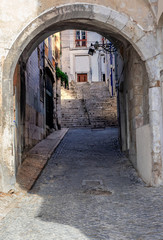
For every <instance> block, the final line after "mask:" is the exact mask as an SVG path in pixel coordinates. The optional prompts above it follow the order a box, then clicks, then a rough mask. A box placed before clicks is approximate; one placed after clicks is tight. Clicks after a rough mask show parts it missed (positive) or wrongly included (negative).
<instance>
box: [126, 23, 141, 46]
mask: <svg viewBox="0 0 163 240" xmlns="http://www.w3.org/2000/svg"><path fill="white" fill-rule="evenodd" d="M122 32H123V34H124V35H126V36H127V37H128V38H129V39H130V40H132V41H133V42H135V43H136V42H137V41H138V40H139V39H140V38H142V37H143V36H144V35H145V33H144V31H143V29H142V28H141V26H140V25H138V24H137V23H136V22H134V21H133V20H131V19H130V20H129V21H127V22H126V24H125V26H124V27H123V29H122Z"/></svg>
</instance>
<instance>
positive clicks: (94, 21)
mask: <svg viewBox="0 0 163 240" xmlns="http://www.w3.org/2000/svg"><path fill="white" fill-rule="evenodd" d="M68 28H71V29H72V28H80V29H85V30H87V29H88V30H92V31H96V32H98V33H100V34H102V35H103V36H106V37H108V38H109V37H111V38H112V40H113V41H114V39H118V41H121V42H123V44H124V46H125V47H127V46H129V45H130V44H131V46H132V47H133V48H134V49H135V50H136V52H137V54H138V55H139V58H140V59H141V61H142V62H143V61H144V63H145V66H146V67H145V66H144V67H143V68H145V69H146V72H147V76H148V84H149V88H148V90H149V105H150V108H149V123H148V124H146V126H145V127H144V126H142V128H141V129H140V131H139V130H138V131H137V133H136V134H137V136H136V139H137V140H140V139H142V140H143V141H145V140H146V141H148V144H147V145H148V146H147V148H148V149H145V150H143V148H141V144H140V145H139V148H137V155H138V158H139V159H141V158H142V157H143V158H145V162H144V163H143V164H142V161H139V163H140V165H139V166H138V165H137V166H136V167H137V168H138V171H139V173H140V175H141V176H142V177H143V178H144V180H145V181H146V182H148V183H149V184H151V185H158V184H160V183H161V179H162V177H161V167H162V163H161V135H160V133H159V130H160V128H161V117H160V112H161V106H160V104H157V105H156V104H155V101H156V96H157V102H159V99H160V97H161V92H160V66H159V64H160V62H159V61H160V51H159V49H158V47H157V41H156V39H155V37H154V36H153V34H152V33H150V32H145V31H144V30H143V29H142V27H141V26H140V25H139V24H137V23H136V22H135V21H134V20H133V19H131V18H129V17H128V16H127V15H124V14H121V13H120V12H117V11H115V10H112V9H110V8H108V7H104V6H100V5H95V4H80V3H79V4H67V5H63V6H60V7H55V8H51V9H49V10H47V11H46V12H44V13H43V14H41V15H39V16H38V17H37V18H36V19H35V20H33V21H32V22H30V23H29V24H28V26H27V27H26V28H25V29H23V30H22V32H21V33H20V35H19V36H18V38H17V39H16V40H15V42H14V44H13V45H12V47H11V50H10V51H9V53H8V56H7V58H6V60H5V61H4V65H3V82H2V99H3V100H2V111H3V116H2V147H1V155H2V156H3V161H2V163H1V169H0V171H1V175H2V179H1V180H0V181H1V183H0V186H1V188H2V189H3V190H4V191H7V190H9V189H10V188H11V187H12V186H13V185H14V183H15V175H16V167H15V166H16V164H15V156H14V154H13V149H14V146H13V98H12V94H13V75H14V70H15V67H16V63H17V61H18V59H19V57H20V55H21V53H22V52H24V56H26V57H25V59H27V58H28V56H29V55H30V53H31V52H32V51H33V50H34V48H35V47H36V46H37V45H38V44H39V43H40V42H41V41H42V40H43V39H45V38H46V37H47V36H49V35H50V34H51V33H54V32H58V31H60V30H63V29H68ZM115 43H116V41H115ZM149 49H150V51H149ZM140 65H141V64H140ZM131 94H132V92H131ZM158 125H159V127H158ZM156 130H157V131H156ZM138 142H139V141H138ZM147 150H148V152H149V156H148V157H150V160H149V158H147V157H146V156H145V152H146V151H147ZM148 163H149V165H148ZM145 168H147V169H148V170H149V174H147V176H146V173H145V172H146V170H145Z"/></svg>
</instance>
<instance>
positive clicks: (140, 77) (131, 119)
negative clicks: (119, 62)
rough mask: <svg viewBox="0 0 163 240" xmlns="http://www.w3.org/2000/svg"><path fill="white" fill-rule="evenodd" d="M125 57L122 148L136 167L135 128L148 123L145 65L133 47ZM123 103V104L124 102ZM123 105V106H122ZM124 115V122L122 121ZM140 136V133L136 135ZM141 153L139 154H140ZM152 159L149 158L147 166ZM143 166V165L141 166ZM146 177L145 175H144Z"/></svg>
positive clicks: (137, 156) (137, 159)
mask: <svg viewBox="0 0 163 240" xmlns="http://www.w3.org/2000/svg"><path fill="white" fill-rule="evenodd" d="M125 58H126V59H127V62H126V63H125V65H126V68H125V77H124V78H125V81H124V83H123V84H124V86H123V100H122V99H121V100H122V104H121V107H123V110H121V112H123V111H124V107H125V112H126V115H125V116H123V115H124V113H122V119H121V124H122V126H121V129H123V128H124V129H126V132H125V133H124V130H122V131H123V132H122V135H124V134H125V135H124V137H122V138H123V141H124V140H125V139H126V143H124V142H123V148H124V149H125V148H126V151H127V152H128V154H129V158H130V160H131V161H132V163H133V165H134V166H135V168H138V166H137V164H138V161H139V163H140V159H139V157H140V156H139V155H137V146H136V144H137V141H138V140H137V136H136V131H137V129H139V128H141V127H143V126H144V125H147V124H149V86H148V77H147V73H146V69H145V65H144V63H143V62H142V60H141V59H140V57H139V56H138V55H137V53H136V52H135V50H134V49H132V48H131V49H128V51H127V52H126V56H125ZM124 103H125V104H124ZM122 105H123V106H122ZM124 117H125V122H123V121H124ZM138 136H140V134H139V135H138ZM141 148H142V149H143V148H144V145H139V152H143V150H142V149H141ZM140 155H141V154H140ZM151 164H152V161H151V159H149V166H151ZM139 167H140V164H139ZM142 167H143V166H142ZM145 178H146V177H145Z"/></svg>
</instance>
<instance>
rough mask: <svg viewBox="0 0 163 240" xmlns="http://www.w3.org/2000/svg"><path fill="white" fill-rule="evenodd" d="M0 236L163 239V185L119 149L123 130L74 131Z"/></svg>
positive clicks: (9, 239) (14, 239) (17, 239)
mask: <svg viewBox="0 0 163 240" xmlns="http://www.w3.org/2000/svg"><path fill="white" fill-rule="evenodd" d="M0 232H1V233H0V240H22V239H23V240H47V239H48V240H88V239H91V240H104V239H105V240H163V188H162V187H159V188H153V187H147V186H146V185H145V184H144V183H143V182H142V181H141V179H140V178H138V177H137V174H136V172H135V170H134V169H133V167H132V166H131V164H130V163H129V161H128V160H127V159H126V158H125V156H124V155H123V154H122V153H121V152H120V149H119V145H118V129H117V128H107V129H105V130H91V129H74V130H69V132H68V133H67V135H66V136H65V138H64V139H63V140H62V142H61V143H60V145H59V147H58V148H57V149H56V151H55V152H54V154H53V156H52V158H51V159H50V160H49V162H48V164H47V166H46V167H45V169H44V170H43V172H42V174H41V176H40V178H39V179H38V181H37V182H36V184H35V186H34V187H33V189H32V190H31V191H30V192H29V193H27V194H26V195H25V196H24V197H21V200H20V201H19V202H18V204H17V206H16V207H15V208H13V209H12V210H11V211H10V212H9V213H8V214H7V216H6V217H5V218H4V219H3V220H2V221H1V222H0Z"/></svg>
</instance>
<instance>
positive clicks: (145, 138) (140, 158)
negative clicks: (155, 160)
mask: <svg viewBox="0 0 163 240" xmlns="http://www.w3.org/2000/svg"><path fill="white" fill-rule="evenodd" d="M136 146H137V169H138V172H139V175H140V176H141V177H142V179H143V180H144V181H145V182H146V183H147V184H148V185H151V178H152V159H151V154H150V152H151V134H150V126H149V124H147V125H144V126H142V127H140V128H137V129H136Z"/></svg>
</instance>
